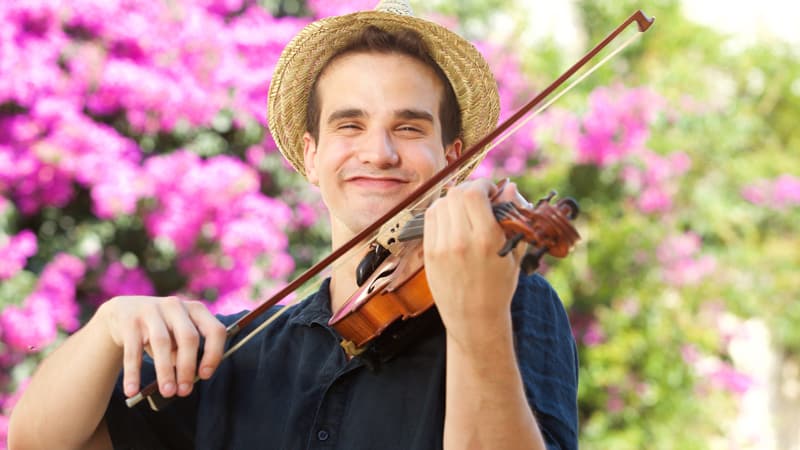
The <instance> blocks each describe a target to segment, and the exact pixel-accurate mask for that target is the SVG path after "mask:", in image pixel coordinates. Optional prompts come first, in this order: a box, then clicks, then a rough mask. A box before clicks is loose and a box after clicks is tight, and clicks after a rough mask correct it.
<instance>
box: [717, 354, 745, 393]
mask: <svg viewBox="0 0 800 450" xmlns="http://www.w3.org/2000/svg"><path fill="white" fill-rule="evenodd" d="M709 375H710V377H711V382H712V383H713V384H715V385H716V386H717V387H719V388H721V389H725V390H727V391H729V392H732V393H734V394H737V395H743V394H744V393H746V392H747V391H748V390H749V389H750V388H751V387H752V386H753V384H754V381H753V379H752V377H750V376H748V375H746V374H744V373H742V372H739V371H737V370H736V369H734V368H733V367H731V366H730V365H729V364H726V363H724V362H720V363H719V364H718V366H717V367H716V369H714V370H713V371H712V372H711V373H710V374H709Z"/></svg>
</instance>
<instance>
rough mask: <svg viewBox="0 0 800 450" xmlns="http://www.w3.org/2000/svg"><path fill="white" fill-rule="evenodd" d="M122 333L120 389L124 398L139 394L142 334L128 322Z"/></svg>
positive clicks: (134, 325) (135, 326) (133, 324)
mask: <svg viewBox="0 0 800 450" xmlns="http://www.w3.org/2000/svg"><path fill="white" fill-rule="evenodd" d="M121 331H122V342H123V344H122V345H123V353H122V388H123V390H124V391H125V396H127V397H132V396H134V395H136V394H137V393H138V392H139V387H140V385H141V384H140V380H139V377H140V373H141V368H142V334H141V332H140V331H139V327H138V326H137V325H136V324H135V323H131V322H128V323H126V324H125V325H124V329H123V330H121Z"/></svg>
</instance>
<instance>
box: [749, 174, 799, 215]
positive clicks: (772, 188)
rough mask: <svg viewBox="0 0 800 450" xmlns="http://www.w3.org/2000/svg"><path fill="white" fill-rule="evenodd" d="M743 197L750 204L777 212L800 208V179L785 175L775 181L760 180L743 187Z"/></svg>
mask: <svg viewBox="0 0 800 450" xmlns="http://www.w3.org/2000/svg"><path fill="white" fill-rule="evenodd" d="M741 196H742V197H743V198H744V199H745V200H747V201H748V202H750V203H753V204H755V205H764V206H768V207H770V208H771V209H775V210H781V209H785V208H789V207H793V206H800V178H797V177H795V176H793V175H789V174H783V175H781V176H779V177H778V178H776V179H774V180H763V179H762V180H758V181H756V182H755V183H752V184H749V185H747V186H745V187H743V188H742V190H741Z"/></svg>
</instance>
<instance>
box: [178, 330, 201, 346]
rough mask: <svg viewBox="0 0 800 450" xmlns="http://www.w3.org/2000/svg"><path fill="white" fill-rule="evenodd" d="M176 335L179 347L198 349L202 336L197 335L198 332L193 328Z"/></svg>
mask: <svg viewBox="0 0 800 450" xmlns="http://www.w3.org/2000/svg"><path fill="white" fill-rule="evenodd" d="M176 334H177V335H176V337H175V339H176V340H177V343H178V345H179V346H191V347H197V345H198V344H199V343H200V335H199V334H198V333H197V330H196V329H194V328H192V327H185V328H182V329H181V330H180V331H178V332H177V333H176Z"/></svg>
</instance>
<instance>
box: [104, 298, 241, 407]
mask: <svg viewBox="0 0 800 450" xmlns="http://www.w3.org/2000/svg"><path fill="white" fill-rule="evenodd" d="M98 316H100V317H98V318H101V320H102V321H103V323H104V324H105V325H106V328H107V330H108V333H109V335H110V336H111V339H112V340H113V341H114V343H115V344H116V345H117V346H118V347H119V348H120V349H122V355H123V356H122V364H123V387H124V390H125V395H126V396H128V397H132V396H134V395H136V394H137V393H138V392H139V389H140V379H139V374H140V369H141V364H142V351H143V350H144V351H146V352H147V353H148V354H149V355H150V356H151V357H152V359H153V363H154V366H155V369H156V378H157V380H158V389H159V392H160V393H161V395H162V396H163V397H165V398H167V397H172V396H173V395H175V394H177V395H178V396H181V397H185V396H187V395H189V394H190V393H191V392H192V387H193V385H194V379H195V374H197V376H199V377H200V378H201V379H208V378H209V377H211V375H212V374H213V373H214V370H216V368H217V366H218V365H219V363H220V361H221V360H222V354H223V351H224V347H225V326H224V325H222V323H221V322H220V321H219V320H217V318H216V317H214V315H213V314H211V312H209V311H208V308H206V306H205V305H204V304H203V303H201V302H198V301H184V300H180V299H178V298H177V297H145V296H121V297H115V298H112V299H111V300H109V301H107V302H106V303H104V304H103V305H102V306H101V307H100V309H98ZM201 336H202V337H204V338H205V345H204V347H203V357H202V359H201V360H200V363H199V367H198V363H197V351H198V347H199V344H200V337H201Z"/></svg>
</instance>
